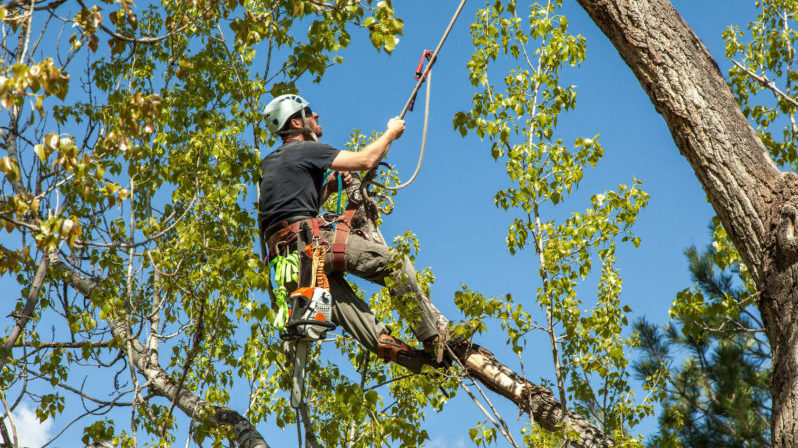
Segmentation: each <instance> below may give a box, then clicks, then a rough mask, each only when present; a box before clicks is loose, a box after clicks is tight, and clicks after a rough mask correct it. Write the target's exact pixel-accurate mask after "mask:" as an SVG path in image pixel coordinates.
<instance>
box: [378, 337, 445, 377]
mask: <svg viewBox="0 0 798 448" xmlns="http://www.w3.org/2000/svg"><path fill="white" fill-rule="evenodd" d="M377 357H378V358H380V359H382V360H384V361H392V362H395V363H397V364H399V365H400V366H402V367H404V368H406V369H407V370H409V371H411V372H413V373H420V372H421V367H422V366H424V364H426V365H429V366H432V367H438V365H437V363H436V362H435V360H434V359H433V358H432V357H431V356H430V355H429V354H428V353H426V352H425V351H423V350H418V349H415V348H413V347H411V346H409V345H407V344H405V343H404V342H402V341H401V340H399V339H397V338H395V337H393V336H391V335H390V334H388V333H382V334H381V335H379V337H378V338H377Z"/></svg>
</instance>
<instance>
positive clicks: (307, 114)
mask: <svg viewBox="0 0 798 448" xmlns="http://www.w3.org/2000/svg"><path fill="white" fill-rule="evenodd" d="M305 116H306V117H312V116H313V110H312V109H311V108H310V107H306V108H305Z"/></svg>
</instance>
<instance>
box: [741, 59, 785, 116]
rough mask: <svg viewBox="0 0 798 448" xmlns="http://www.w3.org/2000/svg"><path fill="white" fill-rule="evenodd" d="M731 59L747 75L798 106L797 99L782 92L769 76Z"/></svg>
mask: <svg viewBox="0 0 798 448" xmlns="http://www.w3.org/2000/svg"><path fill="white" fill-rule="evenodd" d="M731 61H732V63H734V65H736V66H737V68H739V69H740V70H742V71H743V73H745V74H746V75H748V76H749V77H751V78H752V79H753V80H754V81H756V82H758V83H760V84H762V86H763V87H766V88H768V89H770V90H771V91H772V92H773V93H775V94H776V95H778V96H779V97H781V98H782V99H784V101H787V102H788V103H790V104H792V105H793V106H795V107H798V101H796V100H795V99H794V98H793V97H791V96H789V95H787V94H786V93H784V92H782V91H781V89H779V88H778V87H777V86H776V84H775V83H774V82H773V81H771V80H769V79H768V78H767V76H765V75H757V74H756V73H754V72H752V71H751V70H749V69H748V68H746V67H745V66H744V65H742V64H740V63H739V62H737V61H735V60H734V59H732V60H731Z"/></svg>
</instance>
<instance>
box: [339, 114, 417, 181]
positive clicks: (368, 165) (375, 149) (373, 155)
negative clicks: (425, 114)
mask: <svg viewBox="0 0 798 448" xmlns="http://www.w3.org/2000/svg"><path fill="white" fill-rule="evenodd" d="M404 130H405V122H404V120H402V119H401V118H399V117H394V118H391V120H390V121H388V126H387V129H386V130H385V132H384V133H383V134H382V135H381V136H380V137H379V138H378V139H377V140H374V141H373V142H371V143H369V144H368V145H367V146H366V147H365V148H363V150H362V151H360V152H352V151H341V152H339V153H338V155H337V156H336V157H335V159H333V161H332V163H330V169H331V170H334V171H366V170H370V169H372V168H374V167H375V166H377V164H378V163H379V162H380V160H382V158H383V157H385V153H387V152H388V149H389V148H390V147H391V142H393V141H394V140H396V139H398V138H399V137H401V136H402V133H403V132H404Z"/></svg>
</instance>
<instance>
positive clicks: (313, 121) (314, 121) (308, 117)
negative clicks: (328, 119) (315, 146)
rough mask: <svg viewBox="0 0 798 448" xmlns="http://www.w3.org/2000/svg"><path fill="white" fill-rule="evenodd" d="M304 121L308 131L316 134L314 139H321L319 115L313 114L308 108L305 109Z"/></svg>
mask: <svg viewBox="0 0 798 448" xmlns="http://www.w3.org/2000/svg"><path fill="white" fill-rule="evenodd" d="M305 121H306V122H307V124H308V126H310V129H311V130H312V131H313V133H314V134H316V137H321V134H322V133H323V131H322V129H321V125H320V124H319V114H317V113H316V112H313V111H312V110H311V109H310V108H309V107H306V108H305Z"/></svg>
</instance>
